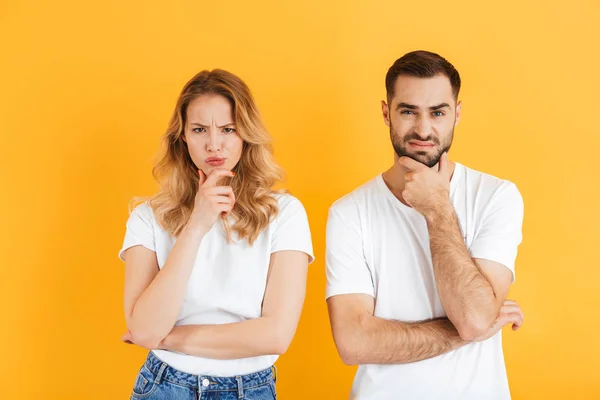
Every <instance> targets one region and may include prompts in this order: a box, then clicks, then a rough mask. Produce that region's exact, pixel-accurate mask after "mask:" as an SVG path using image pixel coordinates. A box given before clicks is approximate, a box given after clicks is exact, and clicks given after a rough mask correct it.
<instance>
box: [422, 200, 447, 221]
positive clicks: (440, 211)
mask: <svg viewBox="0 0 600 400" xmlns="http://www.w3.org/2000/svg"><path fill="white" fill-rule="evenodd" d="M454 215H455V211H454V206H453V205H452V203H451V202H450V199H448V200H443V201H441V202H439V203H438V204H437V205H436V206H435V207H432V208H431V209H430V210H428V211H426V212H425V213H423V216H424V217H425V219H426V220H427V223H428V224H436V223H438V222H440V221H448V220H449V219H452V218H453V217H454Z"/></svg>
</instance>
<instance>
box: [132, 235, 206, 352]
mask: <svg viewBox="0 0 600 400" xmlns="http://www.w3.org/2000/svg"><path fill="white" fill-rule="evenodd" d="M203 236H204V233H203V232H201V231H199V230H197V229H193V228H192V227H189V228H188V227H186V228H184V230H183V231H182V233H181V234H180V236H179V237H178V238H177V241H176V242H175V245H174V247H173V250H172V251H171V253H170V254H169V257H168V259H167V261H166V262H165V265H164V266H163V268H162V269H161V270H160V271H159V272H158V274H157V275H156V277H155V278H154V279H153V280H152V283H151V284H150V285H149V286H148V288H146V290H145V291H144V292H143V293H142V295H141V296H140V297H139V299H138V300H137V302H136V303H135V306H134V308H133V312H132V313H131V316H130V318H129V319H128V321H127V324H128V328H129V330H130V331H131V333H132V334H133V336H134V337H135V338H136V340H137V341H141V342H144V343H145V344H147V345H149V346H152V345H153V344H154V345H157V344H158V343H159V342H160V340H162V339H163V338H164V337H165V336H166V335H167V334H168V333H169V332H170V331H171V329H172V328H173V326H174V325H175V322H176V321H177V317H178V315H179V312H180V310H181V306H182V304H183V299H184V296H185V293H186V291H187V285H188V281H189V278H190V275H191V273H192V270H193V267H194V263H195V261H196V256H197V254H198V248H199V246H200V243H201V241H202V238H203Z"/></svg>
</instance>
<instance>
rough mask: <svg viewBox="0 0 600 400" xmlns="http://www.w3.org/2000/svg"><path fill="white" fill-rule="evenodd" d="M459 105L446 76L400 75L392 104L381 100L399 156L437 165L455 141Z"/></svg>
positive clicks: (393, 143)
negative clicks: (420, 76) (421, 76)
mask: <svg viewBox="0 0 600 400" xmlns="http://www.w3.org/2000/svg"><path fill="white" fill-rule="evenodd" d="M460 107H461V104H460V102H458V103H456V100H455V98H454V94H453V93H452V86H451V85H450V80H449V79H448V78H447V77H446V76H444V75H436V76H434V77H432V78H417V77H412V76H406V75H400V76H398V78H397V79H396V84H395V86H394V96H393V98H392V99H391V100H390V104H386V103H385V102H382V111H383V118H384V120H385V122H386V125H387V126H389V127H390V139H391V140H392V145H393V146H394V150H395V151H396V154H397V155H398V157H403V156H408V157H410V158H412V159H414V160H416V161H418V162H420V163H423V164H425V165H427V166H428V167H429V168H431V167H433V166H435V165H436V164H437V163H438V162H439V160H440V157H441V156H442V154H443V153H444V152H447V151H448V150H449V149H450V146H451V145H452V138H453V136H454V127H455V126H456V124H457V123H458V120H459V117H460Z"/></svg>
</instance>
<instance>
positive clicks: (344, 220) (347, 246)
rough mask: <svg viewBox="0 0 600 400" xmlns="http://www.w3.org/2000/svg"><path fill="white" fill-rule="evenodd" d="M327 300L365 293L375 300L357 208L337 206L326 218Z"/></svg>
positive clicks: (351, 205)
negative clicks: (339, 296) (344, 295)
mask: <svg viewBox="0 0 600 400" xmlns="http://www.w3.org/2000/svg"><path fill="white" fill-rule="evenodd" d="M326 242H327V250H326V264H327V268H326V272H327V289H326V297H327V298H329V297H332V296H336V295H340V294H351V293H362V294H368V295H371V296H373V297H375V289H374V286H373V279H372V276H371V271H370V269H369V266H368V264H367V260H366V258H365V255H364V251H363V242H362V232H361V228H360V219H359V215H358V209H357V208H356V206H355V205H354V204H352V203H348V201H347V200H346V202H345V203H344V204H338V205H336V204H334V205H333V206H332V207H331V208H330V210H329V217H328V219H327V237H326Z"/></svg>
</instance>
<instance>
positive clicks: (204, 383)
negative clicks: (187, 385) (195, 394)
mask: <svg viewBox="0 0 600 400" xmlns="http://www.w3.org/2000/svg"><path fill="white" fill-rule="evenodd" d="M208 385H210V382H209V381H208V379H206V378H204V379H202V386H204V387H208Z"/></svg>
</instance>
